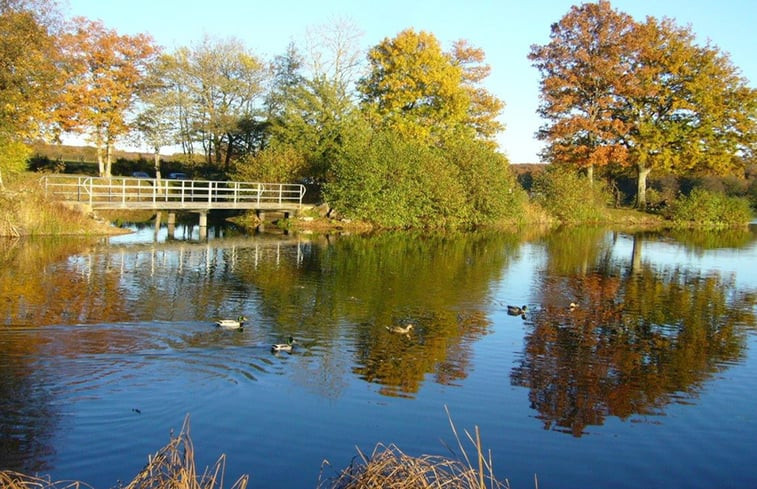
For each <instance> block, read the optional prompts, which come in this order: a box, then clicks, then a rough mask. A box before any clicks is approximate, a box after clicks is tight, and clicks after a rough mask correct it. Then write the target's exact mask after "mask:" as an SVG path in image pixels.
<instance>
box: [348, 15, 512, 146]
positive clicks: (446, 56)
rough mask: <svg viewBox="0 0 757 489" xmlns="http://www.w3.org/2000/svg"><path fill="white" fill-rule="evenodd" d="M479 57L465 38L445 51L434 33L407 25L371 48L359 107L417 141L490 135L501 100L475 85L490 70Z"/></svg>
mask: <svg viewBox="0 0 757 489" xmlns="http://www.w3.org/2000/svg"><path fill="white" fill-rule="evenodd" d="M482 59H483V53H482V52H480V51H478V50H474V49H472V48H470V47H468V46H467V45H466V44H464V43H458V44H457V45H456V48H455V50H453V52H452V53H445V52H444V51H443V50H442V48H441V45H440V44H439V41H438V40H437V39H436V37H435V36H434V35H433V34H430V33H427V32H423V31H421V32H416V31H414V30H412V29H407V30H405V31H402V32H400V33H399V34H398V35H397V36H396V37H394V38H393V39H389V38H386V39H384V40H383V41H382V42H380V43H379V44H378V45H377V46H375V47H374V48H373V49H371V50H370V51H369V53H368V61H369V63H370V73H369V74H368V76H366V77H365V78H363V79H361V80H360V82H359V84H358V91H359V92H360V94H361V102H362V106H363V108H364V109H365V112H366V113H367V114H368V116H369V117H370V118H371V120H372V121H373V124H374V125H376V126H380V127H386V128H391V129H392V130H394V131H397V132H398V133H399V134H401V135H403V136H404V137H409V138H412V139H416V140H419V141H425V142H428V143H434V142H436V143H438V142H443V141H444V140H446V139H450V138H460V137H464V138H473V137H479V138H485V139H486V138H490V137H491V136H492V134H493V133H494V132H495V131H496V130H497V129H499V127H498V126H497V125H496V123H494V122H493V121H494V118H495V117H496V116H497V115H498V112H499V110H500V109H501V107H502V105H501V102H498V101H496V99H494V98H493V97H491V96H490V95H489V94H487V93H486V92H485V91H483V89H482V88H480V86H479V85H478V83H479V82H480V81H481V80H483V78H484V77H485V75H486V74H487V73H488V72H487V71H486V70H485V69H484V70H480V69H477V68H476V65H477V64H478V63H480V62H481V61H482ZM481 108H485V109H487V110H477V109H481Z"/></svg>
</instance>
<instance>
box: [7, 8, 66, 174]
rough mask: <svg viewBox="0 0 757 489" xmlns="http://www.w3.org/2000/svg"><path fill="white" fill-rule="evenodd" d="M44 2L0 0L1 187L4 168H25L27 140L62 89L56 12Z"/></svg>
mask: <svg viewBox="0 0 757 489" xmlns="http://www.w3.org/2000/svg"><path fill="white" fill-rule="evenodd" d="M43 7H45V5H39V4H38V2H31V1H21V0H18V1H11V0H4V1H2V2H0V188H2V185H3V180H2V174H3V172H8V171H18V170H22V169H24V168H25V165H26V159H27V156H28V154H29V149H28V146H27V143H28V142H29V141H30V140H32V139H34V138H37V137H39V136H40V135H42V134H43V133H44V132H45V129H48V128H49V124H50V122H51V119H50V117H49V116H50V113H51V109H52V107H54V106H55V104H56V102H57V98H56V97H57V95H58V93H59V91H60V90H59V88H60V81H61V78H60V76H59V75H58V71H57V70H58V64H57V63H58V60H59V59H60V56H59V50H58V46H57V44H56V42H55V36H54V34H55V33H54V24H53V23H54V22H55V12H54V11H53V10H46V9H45V8H43ZM47 7H48V8H49V7H50V4H48V5H47Z"/></svg>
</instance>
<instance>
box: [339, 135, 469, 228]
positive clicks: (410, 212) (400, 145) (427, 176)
mask: <svg viewBox="0 0 757 489" xmlns="http://www.w3.org/2000/svg"><path fill="white" fill-rule="evenodd" d="M334 174H335V179H334V181H333V182H332V183H330V184H327V185H326V186H325V188H324V192H325V196H326V198H327V200H328V201H329V203H330V204H331V205H332V206H334V207H335V208H337V209H340V210H341V211H342V212H344V213H345V215H347V216H349V217H354V218H359V219H363V220H367V221H370V222H373V223H375V224H377V225H379V226H384V227H407V226H410V227H427V226H430V227H437V226H455V225H459V224H461V223H463V222H465V221H466V220H467V219H468V218H469V215H468V209H467V207H466V205H465V200H464V196H465V194H464V189H463V186H462V185H461V183H460V180H459V178H458V177H459V174H458V171H457V169H456V168H454V167H451V166H449V165H447V164H446V161H445V160H444V158H443V156H442V155H441V154H440V152H439V151H437V150H434V149H433V148H431V147H428V146H426V145H424V144H420V143H417V142H415V141H413V140H410V139H406V138H403V137H402V136H401V135H399V134H397V133H395V132H392V131H379V132H371V131H364V133H363V134H354V135H353V137H351V138H350V141H348V142H347V143H346V144H345V148H344V151H343V153H342V155H341V157H340V158H339V160H337V161H336V162H335V163H334Z"/></svg>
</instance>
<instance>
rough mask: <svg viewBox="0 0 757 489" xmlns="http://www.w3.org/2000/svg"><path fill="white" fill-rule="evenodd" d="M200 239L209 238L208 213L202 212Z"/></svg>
mask: <svg viewBox="0 0 757 489" xmlns="http://www.w3.org/2000/svg"><path fill="white" fill-rule="evenodd" d="M199 214H200V239H205V238H207V237H208V211H200V212H199Z"/></svg>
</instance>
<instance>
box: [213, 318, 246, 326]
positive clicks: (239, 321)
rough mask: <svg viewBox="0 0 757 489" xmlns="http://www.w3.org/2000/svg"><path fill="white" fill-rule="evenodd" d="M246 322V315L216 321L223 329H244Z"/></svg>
mask: <svg viewBox="0 0 757 489" xmlns="http://www.w3.org/2000/svg"><path fill="white" fill-rule="evenodd" d="M246 322H247V318H246V317H244V316H239V317H238V318H236V319H219V320H218V321H216V326H218V327H219V328H223V329H242V328H243V327H244V323H246Z"/></svg>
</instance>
